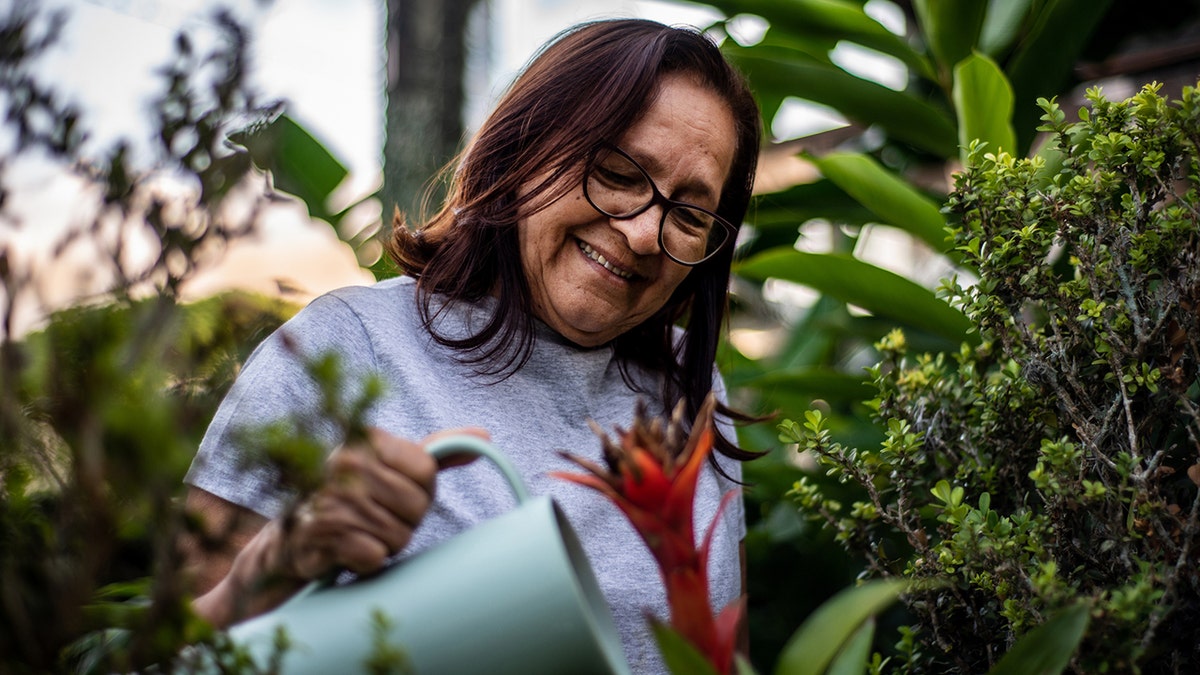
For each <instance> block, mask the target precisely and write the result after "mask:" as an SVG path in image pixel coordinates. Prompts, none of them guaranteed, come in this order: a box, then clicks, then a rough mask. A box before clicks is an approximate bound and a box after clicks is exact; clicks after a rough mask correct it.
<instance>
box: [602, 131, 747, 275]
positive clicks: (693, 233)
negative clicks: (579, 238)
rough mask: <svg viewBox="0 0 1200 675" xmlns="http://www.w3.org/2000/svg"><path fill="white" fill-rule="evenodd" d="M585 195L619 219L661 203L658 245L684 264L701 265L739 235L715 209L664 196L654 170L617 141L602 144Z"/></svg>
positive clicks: (668, 254) (604, 212)
mask: <svg viewBox="0 0 1200 675" xmlns="http://www.w3.org/2000/svg"><path fill="white" fill-rule="evenodd" d="M583 195H584V197H586V198H587V200H588V203H589V204H591V205H592V208H594V209H596V210H597V211H599V212H600V213H603V214H604V215H606V216H608V217H610V218H616V219H618V220H624V219H627V218H633V217H635V216H638V215H640V214H642V213H644V212H645V211H646V210H647V209H649V208H650V207H652V206H655V205H661V206H662V211H663V214H662V220H660V221H659V223H658V247H659V248H660V249H662V250H663V251H664V252H665V253H666V254H667V256H669V257H670V258H671V260H674V261H675V262H677V263H679V264H680V265H687V266H689V267H690V266H692V265H699V264H700V263H702V262H704V261H705V260H708V259H709V258H711V257H713V255H714V254H716V252H717V251H719V250H721V247H722V246H724V245H725V242H727V241H729V240H730V239H732V238H734V236H735V235H736V234H737V228H735V227H734V226H733V225H730V224H729V221H727V220H725V219H724V218H722V217H721V216H718V215H717V214H715V213H713V212H712V211H708V210H706V209H702V208H700V207H699V206H694V205H692V204H687V203H685V202H679V201H675V200H674V199H669V198H667V197H666V196H664V195H663V193H662V192H660V191H659V189H658V186H657V185H655V184H654V181H653V180H651V178H650V174H648V173H646V170H645V169H643V168H642V166H641V165H640V164H638V163H637V162H636V161H634V159H633V158H632V157H630V156H629V155H627V154H626V153H625V151H624V150H621V149H620V148H618V147H616V146H606V147H604V148H603V149H601V150H600V152H599V153H598V155H597V156H596V158H595V159H593V160H592V162H591V163H590V164H589V165H588V168H587V172H586V173H585V174H584V176H583Z"/></svg>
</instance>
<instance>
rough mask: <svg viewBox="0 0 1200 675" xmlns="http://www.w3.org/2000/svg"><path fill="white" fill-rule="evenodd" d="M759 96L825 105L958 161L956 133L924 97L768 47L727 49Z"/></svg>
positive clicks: (867, 124)
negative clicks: (783, 97)
mask: <svg viewBox="0 0 1200 675" xmlns="http://www.w3.org/2000/svg"><path fill="white" fill-rule="evenodd" d="M726 53H727V54H728V55H729V57H730V59H731V60H732V61H733V62H734V63H736V64H737V66H738V67H739V68H740V69H741V70H742V71H743V72H745V73H746V74H747V76H748V77H749V78H750V81H751V82H753V83H754V88H755V91H757V92H758V93H759V95H760V96H763V95H768V96H777V97H782V96H796V97H798V98H802V99H805V100H809V101H813V102H815V103H820V104H822V105H827V106H829V107H831V108H833V109H835V110H837V111H838V112H839V113H841V114H842V115H843V116H845V117H846V119H849V120H851V121H854V122H857V123H859V124H862V125H863V126H878V127H879V128H881V129H883V130H884V131H886V132H887V133H888V135H890V136H893V137H895V138H896V139H898V140H901V141H904V142H906V143H910V144H912V145H914V146H916V147H918V148H921V149H922V150H925V151H926V152H930V153H933V154H935V155H937V156H939V157H947V158H949V157H956V156H957V154H958V146H957V132H956V131H955V128H954V122H953V121H952V120H951V119H950V117H949V116H948V115H946V113H945V112H944V111H943V110H941V109H939V108H937V107H934V106H933V105H931V104H930V103H929V102H927V101H926V100H924V99H923V98H918V97H917V96H914V95H912V94H907V93H904V92H900V91H895V90H893V89H889V88H888V87H885V86H883V85H882V84H879V83H877V82H872V81H870V80H865V79H863V78H861V77H857V76H855V75H851V74H850V73H848V72H846V71H844V70H842V69H841V68H837V67H835V66H829V65H825V64H821V63H815V62H813V61H811V60H805V61H800V60H797V59H795V58H794V55H793V53H792V52H790V51H787V50H782V49H778V48H772V47H749V48H727V49H726Z"/></svg>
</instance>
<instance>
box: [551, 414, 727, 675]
mask: <svg viewBox="0 0 1200 675" xmlns="http://www.w3.org/2000/svg"><path fill="white" fill-rule="evenodd" d="M715 405H716V402H715V399H714V398H713V397H712V396H711V395H710V396H709V397H708V398H707V399H706V400H705V402H704V405H703V406H702V407H701V409H700V414H699V415H697V417H696V423H695V425H694V426H693V427H692V433H691V435H690V436H689V437H688V438H687V440H686V445H685V444H684V439H683V426H682V421H683V420H682V418H683V404H682V403H680V405H679V406H677V407H676V408H675V413H674V415H672V418H671V422H670V423H669V424H667V425H666V426H665V428H664V425H663V421H662V420H661V419H657V418H656V419H654V420H653V421H647V418H646V414H645V412H646V411H645V406H644V405H639V406H638V409H637V411H636V413H635V414H634V421H633V428H632V429H630V430H628V431H625V430H623V429H620V428H618V429H617V436H618V438H617V439H616V440H615V441H614V440H613V439H612V438H609V436H608V435H607V434H605V433H604V431H603V430H602V429H600V427H599V426H598V425H596V423H594V422H589V424H591V426H592V430H593V431H595V432H596V435H597V436H599V437H600V440H601V442H602V443H603V448H604V460H605V463H606V464H607V465H608V469H607V470H605V469H604V468H603V467H600V466H598V465H597V464H595V463H593V462H590V461H588V460H586V459H582V458H580V457H575V456H573V455H569V454H566V453H563V456H564V457H566V458H567V459H569V460H571V461H572V462H574V463H576V464H578V465H579V466H581V467H583V468H584V469H586V470H587V471H588V474H585V475H580V474H570V473H561V472H555V473H552V474H551V475H553V476H556V477H558V478H564V479H566V480H569V481H572V482H575V483H579V484H581V485H586V486H588V487H591V488H594V489H596V490H599V491H600V492H602V493H604V494H605V495H607V496H608V498H609V499H611V500H612V501H613V502H615V503H616V505H617V506H618V507H619V508H620V509H621V511H622V512H624V514H625V516H626V517H628V518H629V521H630V523H632V524H633V527H634V529H636V530H637V532H638V534H639V535H641V537H642V539H643V540H644V541H645V542H646V545H647V546H648V547H649V548H650V552H651V553H652V554H653V555H654V559H655V560H656V561H657V562H658V567H659V570H660V571H661V572H662V577H663V583H664V584H665V586H666V590H667V602H668V604H669V605H670V608H671V627H672V628H674V629H675V630H676V631H677V632H678V633H679V634H680V635H682V636H683V637H684V638H685V639H687V641H688V642H690V643H691V644H692V645H693V646H694V647H696V649H697V650H699V651H700V653H701V654H703V655H704V656H705V657H706V658H707V659H708V661H709V662H710V663H711V664H712V665H713V667H714V668H715V669H716V671H717V672H718V673H728V672H729V671H730V666H731V665H732V663H733V650H734V644H735V642H736V639H737V627H738V623H739V622H740V620H741V615H742V611H743V609H744V603H743V602H742V601H741V600H737V601H734V602H732V603H730V604H729V605H728V606H727V607H725V608H724V609H723V610H721V613H720V614H719V615H717V616H713V611H712V607H711V605H709V601H708V549H709V545H710V543H711V541H712V535H713V530H714V529H715V528H716V525H717V522H718V521H719V520H720V518H721V512H722V511H723V510H724V508H725V505H726V504H727V503H728V501H729V499H730V498H732V497H733V496H734V495H736V494H737V492H736V491H732V490H731V491H730V492H728V493H726V495H725V497H724V499H722V500H721V505H720V507H719V508H718V509H717V513H716V514H715V516H714V518H713V522H712V524H710V525H709V527H708V530H707V532H706V533H705V535H704V542H703V544H702V545H701V546H700V548H696V537H695V529H694V528H693V521H692V510H693V503H694V497H695V494H696V481H697V480H698V479H699V477H700V469H701V467H702V466H703V464H704V460H705V458H706V457H708V454H709V452H711V451H712V445H713V420H712V413H713V408H714V406H715Z"/></svg>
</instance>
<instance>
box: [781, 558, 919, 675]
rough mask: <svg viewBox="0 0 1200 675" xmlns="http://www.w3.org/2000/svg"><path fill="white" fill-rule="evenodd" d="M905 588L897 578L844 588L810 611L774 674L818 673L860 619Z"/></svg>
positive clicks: (853, 632)
mask: <svg viewBox="0 0 1200 675" xmlns="http://www.w3.org/2000/svg"><path fill="white" fill-rule="evenodd" d="M907 588H908V582H907V581H904V580H899V579H889V580H877V581H869V582H867V583H865V584H863V585H861V586H856V587H853V588H848V589H845V590H843V591H841V592H839V593H838V594H837V595H835V596H833V598H831V599H829V600H828V601H826V602H825V603H824V604H822V605H821V606H820V607H818V608H817V609H816V611H814V612H813V613H812V614H811V615H810V616H809V618H808V619H807V620H806V621H805V622H804V624H803V625H802V626H800V628H799V629H798V630H797V631H796V632H795V633H794V634H793V635H792V637H791V638H790V639H789V640H788V642H787V644H786V645H785V646H784V648H783V651H782V652H781V653H780V655H779V662H778V664H777V665H776V667H775V675H820V674H821V673H824V672H825V671H826V668H827V667H828V666H829V664H830V663H832V662H833V660H834V658H835V657H836V656H837V654H838V652H839V651H840V650H841V649H842V646H843V645H845V644H846V643H847V642H848V641H850V640H851V639H854V638H857V637H858V636H857V633H858V631H859V628H860V626H862V624H863V622H864V621H866V620H867V619H868V618H869V617H871V616H874V615H875V614H877V613H878V612H880V611H882V610H883V609H884V608H885V607H887V606H888V605H890V604H892V603H893V602H894V601H895V600H896V598H897V597H899V596H900V594H901V593H903V592H904V591H905V590H906V589H907Z"/></svg>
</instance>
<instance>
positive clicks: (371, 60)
mask: <svg viewBox="0 0 1200 675" xmlns="http://www.w3.org/2000/svg"><path fill="white" fill-rule="evenodd" d="M5 1H6V0H0V4H3V3H4V2H5ZM7 1H11V0H7ZM486 1H488V2H490V7H489V9H488V11H489V12H490V18H491V19H492V24H493V30H492V34H491V37H490V45H489V46H490V47H491V49H490V50H478V51H482V52H484V54H482V55H481V56H483V58H484V59H486V60H487V61H488V63H486V64H483V69H484V70H483V72H482V73H480V72H479V71H478V65H479V64H477V70H476V73H475V76H474V77H472V78H471V79H470V80H469V86H470V85H471V84H474V85H475V87H474V89H472V90H471V91H470V95H471V96H472V102H471V108H470V109H471V113H472V114H471V116H472V118H473V119H477V118H478V117H479V115H480V114H481V111H484V110H486V108H487V107H488V106H489V105H490V103H491V101H492V100H493V98H494V97H495V96H496V95H498V94H499V93H500V92H501V91H502V89H503V87H504V85H505V84H507V82H508V81H509V80H510V79H511V77H512V76H513V75H515V73H516V72H517V71H518V70H519V69H520V67H521V66H522V64H523V63H524V62H525V61H526V60H527V59H528V58H529V56H530V55H531V54H532V53H533V51H534V50H535V49H536V48H537V47H538V46H539V45H541V43H542V42H544V41H545V40H547V39H549V38H550V37H552V36H553V35H554V34H555V33H557V32H558V31H560V30H561V29H563V28H565V27H567V26H569V25H571V24H572V23H576V22H578V21H581V20H584V19H591V18H597V17H602V16H621V15H624V16H644V17H648V18H654V19H658V20H661V21H664V22H667V23H692V24H700V25H703V24H704V23H707V22H708V21H711V20H712V19H713V18H714V17H715V16H716V14H715V13H713V12H711V11H708V10H705V9H704V8H700V7H687V6H684V5H680V4H678V3H667V2H656V1H645V0H642V1H638V0H486ZM44 3H45V5H46V6H47V7H58V8H64V9H66V10H67V11H68V14H69V18H68V23H67V26H66V29H65V30H64V32H63V35H62V39H61V40H60V41H59V44H58V45H57V46H56V47H55V49H54V51H53V52H52V53H50V54H48V55H47V57H46V58H45V59H44V60H43V63H42V67H43V70H44V72H47V73H51V74H52V78H53V81H54V83H55V87H56V88H57V89H58V90H59V91H61V92H63V93H64V94H66V95H68V96H69V97H70V98H71V99H73V100H76V101H78V102H79V103H80V104H81V105H82V107H83V108H84V110H85V111H86V113H87V117H86V120H85V121H86V122H87V125H88V127H89V128H90V129H92V130H93V142H92V144H91V146H90V147H92V148H93V149H95V150H100V149H103V148H106V147H109V146H110V145H111V144H112V143H113V142H115V140H117V139H118V138H129V139H131V140H134V141H138V140H141V139H142V138H143V137H144V136H145V131H146V129H148V126H147V121H146V120H147V118H146V109H147V107H148V101H149V100H150V98H151V97H152V96H153V95H154V94H155V93H156V92H157V91H158V90H159V87H160V86H161V83H160V82H161V81H160V79H159V78H156V76H155V74H154V69H155V68H156V67H158V66H159V65H161V64H163V63H165V62H166V60H167V59H168V58H169V57H170V55H171V49H172V42H173V39H174V36H175V34H176V33H177V32H178V31H179V30H180V29H184V30H187V31H189V32H190V33H192V34H194V35H198V36H200V37H201V38H203V36H204V35H210V34H211V21H210V20H209V18H208V17H209V16H210V15H211V12H212V10H213V8H214V7H216V6H218V5H219V4H220V5H223V6H226V7H230V8H232V9H233V11H234V12H235V13H236V14H237V15H238V16H240V17H242V19H243V20H244V21H246V22H247V23H248V24H249V25H250V26H251V28H252V34H251V37H252V45H253V63H252V68H253V80H254V82H255V83H256V85H257V87H258V90H259V91H260V92H261V93H262V95H263V97H264V99H274V98H280V99H285V100H286V101H288V103H289V106H288V110H289V114H291V115H292V116H293V117H294V118H296V119H297V120H298V121H300V122H301V124H303V125H305V126H306V128H308V129H309V130H310V131H311V132H313V133H314V134H315V135H316V136H317V137H318V138H319V139H320V140H321V141H322V142H323V143H324V144H325V145H326V146H327V147H329V148H330V149H331V150H332V151H333V152H334V154H335V155H336V156H338V157H339V158H341V159H342V160H343V162H345V163H346V164H347V165H348V166H349V167H350V168H351V170H352V172H353V174H354V178H353V180H354V182H355V184H356V185H358V186H359V190H356V191H369V190H370V189H371V188H372V187H373V185H374V183H375V182H376V181H377V174H378V171H379V165H380V158H379V152H380V148H381V147H382V134H383V130H382V108H383V98H382V80H383V68H384V63H383V59H384V58H385V54H384V51H383V48H382V41H383V37H382V36H383V29H382V21H383V0H275V1H274V2H272V3H267V4H265V5H263V4H262V3H260V2H258V1H257V0H226V1H225V2H222V3H217V2H214V1H213V0H44ZM477 53H478V52H477Z"/></svg>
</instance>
